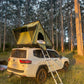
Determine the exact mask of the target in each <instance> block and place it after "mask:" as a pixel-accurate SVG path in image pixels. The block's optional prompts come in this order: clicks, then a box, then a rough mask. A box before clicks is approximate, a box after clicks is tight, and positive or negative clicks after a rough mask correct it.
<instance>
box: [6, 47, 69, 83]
mask: <svg viewBox="0 0 84 84" xmlns="http://www.w3.org/2000/svg"><path fill="white" fill-rule="evenodd" d="M47 51H48V53H49V55H50V57H51V59H52V60H51V59H50V58H48V56H47V54H46V52H45V51H44V53H45V56H46V59H45V58H44V56H43V53H42V50H41V49H40V48H14V49H13V50H12V53H11V56H10V57H9V59H8V68H7V71H8V72H11V73H13V74H17V75H20V76H25V77H36V78H37V80H38V81H40V82H44V81H45V80H46V78H47V73H49V72H50V71H55V70H59V69H62V68H64V69H67V68H68V64H69V59H68V58H66V57H62V56H60V55H58V54H57V52H56V51H55V50H52V49H47ZM46 61H47V62H46ZM47 63H48V64H49V67H50V70H49V69H48V65H47ZM53 65H54V66H55V67H54V68H53Z"/></svg>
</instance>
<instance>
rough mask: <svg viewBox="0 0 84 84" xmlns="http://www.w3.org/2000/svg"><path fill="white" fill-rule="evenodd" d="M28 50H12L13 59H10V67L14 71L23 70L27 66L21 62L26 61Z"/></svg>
mask: <svg viewBox="0 0 84 84" xmlns="http://www.w3.org/2000/svg"><path fill="white" fill-rule="evenodd" d="M26 52H27V51H26V50H19V49H18V50H12V53H11V57H10V58H9V59H10V60H9V62H8V67H10V68H13V69H19V70H23V69H24V67H25V64H21V63H20V60H25V59H26V54H27V53H26Z"/></svg>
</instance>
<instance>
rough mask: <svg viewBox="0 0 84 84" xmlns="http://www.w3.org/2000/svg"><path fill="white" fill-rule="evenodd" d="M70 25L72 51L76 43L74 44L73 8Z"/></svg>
mask: <svg viewBox="0 0 84 84" xmlns="http://www.w3.org/2000/svg"><path fill="white" fill-rule="evenodd" d="M70 25H71V51H73V48H74V45H73V38H74V36H73V25H72V9H71V15H70Z"/></svg>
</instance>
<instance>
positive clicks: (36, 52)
mask: <svg viewBox="0 0 84 84" xmlns="http://www.w3.org/2000/svg"><path fill="white" fill-rule="evenodd" d="M33 54H34V56H36V57H38V58H43V54H42V52H41V50H34V51H33Z"/></svg>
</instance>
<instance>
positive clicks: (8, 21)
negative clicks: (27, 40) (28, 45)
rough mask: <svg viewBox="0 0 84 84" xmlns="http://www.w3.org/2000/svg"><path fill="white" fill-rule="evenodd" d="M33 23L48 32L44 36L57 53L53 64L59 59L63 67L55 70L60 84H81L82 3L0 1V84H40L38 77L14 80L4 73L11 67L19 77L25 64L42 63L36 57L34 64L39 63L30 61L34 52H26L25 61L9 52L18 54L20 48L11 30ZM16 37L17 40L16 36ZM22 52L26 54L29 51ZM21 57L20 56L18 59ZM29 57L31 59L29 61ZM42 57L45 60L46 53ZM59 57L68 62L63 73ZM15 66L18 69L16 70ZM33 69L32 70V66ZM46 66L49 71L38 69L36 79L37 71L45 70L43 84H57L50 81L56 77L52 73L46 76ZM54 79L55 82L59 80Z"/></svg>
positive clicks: (83, 63)
mask: <svg viewBox="0 0 84 84" xmlns="http://www.w3.org/2000/svg"><path fill="white" fill-rule="evenodd" d="M36 21H37V22H39V21H40V23H41V24H42V27H43V28H44V30H45V31H46V33H47V34H46V36H48V37H49V39H50V40H51V42H52V49H54V52H57V53H59V54H56V55H58V56H59V57H56V59H55V60H54V61H57V59H58V61H57V62H58V64H63V67H61V68H60V69H61V70H55V71H57V73H58V74H59V76H60V78H61V80H62V82H63V83H60V84H84V74H83V73H84V0H0V84H39V83H38V82H37V80H36V78H37V77H36V78H31V77H27V76H25V75H22V76H19V77H18V76H17V77H16V75H14V74H13V76H11V75H9V73H8V71H7V70H8V68H9V67H8V64H10V65H11V67H14V69H13V68H10V69H11V70H14V71H16V72H18V73H21V74H22V73H23V72H24V71H25V70H28V69H27V68H24V66H26V63H29V64H27V65H28V66H27V67H28V68H29V65H32V64H36V63H38V64H39V63H40V62H41V61H42V60H43V58H38V59H39V60H40V62H37V61H38V60H36V58H33V59H34V60H33V61H31V58H32V57H35V55H34V56H32V54H34V52H33V53H31V51H30V53H27V54H26V53H25V55H24V56H25V58H24V56H23V58H21V59H20V58H19V57H18V58H17V56H16V57H12V54H13V52H11V51H13V48H14V49H16V50H17V51H18V49H19V48H18V46H17V42H16V40H15V37H14V32H13V30H18V28H21V27H22V26H24V25H26V24H29V23H31V22H36ZM34 26H35V25H34ZM42 27H41V28H42ZM26 28H27V27H26ZM43 28H42V29H43ZM42 31H43V30H42ZM36 33H37V32H36ZM36 33H35V34H36ZM16 34H17V33H16ZM31 34H32V33H31ZM27 35H29V34H27ZM17 36H18V37H19V35H18V34H17ZM46 36H45V37H46ZM26 37H27V36H26ZM32 38H33V37H32ZM36 38H37V37H36ZM50 40H49V41H50ZM22 42H23V41H22ZM44 43H45V42H44ZM23 48H25V47H23ZM52 49H51V50H52ZM25 51H28V49H26V50H25ZM41 51H42V49H41ZM21 52H22V51H21ZM10 53H11V54H10ZM42 54H43V53H42ZM14 55H17V54H14ZM21 55H23V54H19V55H18V56H21ZM26 55H27V57H26ZM28 55H29V56H30V57H31V58H30V59H29V58H28V57H29V56H28ZM43 55H44V57H45V54H43ZM43 55H42V56H43ZM48 55H49V54H48ZM39 56H40V54H39ZM13 58H14V59H13ZM46 58H47V56H46ZM51 58H52V59H54V58H53V57H51ZM62 58H63V59H65V60H66V59H67V60H68V62H67V63H68V66H67V65H66V66H67V70H64V67H65V63H66V61H65V62H64V63H63V60H62ZM19 59H20V60H19ZM25 59H26V60H25ZM47 59H48V58H47ZM59 60H61V62H59ZM45 61H51V60H50V59H49V60H44V61H43V63H44V62H45ZM2 62H3V63H2ZM35 62H36V63H35ZM14 63H15V64H14ZM23 63H24V64H23ZM51 63H52V61H51ZM18 64H20V65H21V66H19V67H18ZM36 65H37V64H36ZM3 66H5V67H6V68H4V67H3ZM33 66H34V67H35V65H33ZM49 66H50V65H49ZM49 66H48V68H46V67H45V66H40V67H39V68H38V69H37V72H36V76H37V74H38V72H39V73H40V72H41V71H40V70H44V71H45V73H44V75H45V74H46V75H45V77H46V80H45V82H44V83H42V84H58V83H54V80H53V79H55V78H53V76H51V75H52V74H49V73H47V72H48V69H49ZM59 66H60V65H59ZM7 67H8V68H7ZM22 67H23V68H24V69H25V70H24V69H22ZM34 67H33V68H32V69H30V70H31V71H30V72H32V73H33V71H32V70H35V68H34ZM17 68H18V69H17ZM55 68H57V66H56V67H55ZM23 70H24V71H23ZM27 72H28V71H27ZM30 72H29V73H30ZM26 75H27V74H26ZM8 76H11V77H8ZM41 76H42V74H41V75H40V76H39V75H38V77H39V78H40V77H41ZM43 78H44V77H43ZM43 78H41V79H43ZM56 78H57V75H56ZM56 80H57V82H58V79H56ZM40 84H41V83H40Z"/></svg>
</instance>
